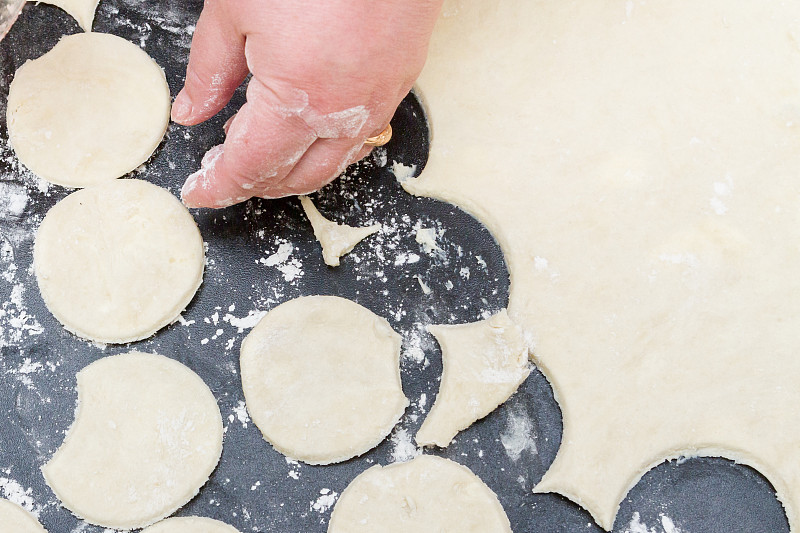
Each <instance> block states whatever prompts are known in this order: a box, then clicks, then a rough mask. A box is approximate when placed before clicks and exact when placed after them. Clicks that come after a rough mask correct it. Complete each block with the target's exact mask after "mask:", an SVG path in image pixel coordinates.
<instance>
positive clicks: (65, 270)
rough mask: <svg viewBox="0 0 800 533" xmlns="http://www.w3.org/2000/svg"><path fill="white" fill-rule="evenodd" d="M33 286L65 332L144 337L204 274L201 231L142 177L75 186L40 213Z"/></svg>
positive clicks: (109, 338) (108, 338) (116, 338)
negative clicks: (44, 211)
mask: <svg viewBox="0 0 800 533" xmlns="http://www.w3.org/2000/svg"><path fill="white" fill-rule="evenodd" d="M33 262H34V268H35V271H36V280H37V281H38V282H39V290H40V291H41V293H42V298H43V299H44V301H45V303H46V304H47V307H48V309H50V311H51V312H52V313H53V315H55V317H56V318H57V319H58V320H59V321H60V322H61V323H62V324H63V325H64V327H65V328H67V329H68V330H69V331H71V332H73V333H75V334H77V335H79V336H81V337H84V338H87V339H92V340H95V341H100V342H111V343H123V342H131V341H135V340H139V339H143V338H146V337H149V336H150V335H152V334H153V333H155V332H156V331H158V330H159V329H161V328H162V327H164V326H165V325H167V324H169V323H170V322H172V321H173V320H175V318H177V316H178V315H179V314H180V312H181V311H183V309H184V308H185V307H186V305H188V303H189V302H190V301H191V299H192V297H193V296H194V293H195V292H196V291H197V288H198V287H199V286H200V283H201V281H202V279H203V266H204V252H203V240H202V238H201V236H200V232H199V231H198V229H197V226H196V225H195V223H194V219H193V218H192V216H191V215H190V214H189V212H188V211H187V209H186V208H185V207H184V206H183V204H181V203H180V201H178V199H177V198H175V197H174V196H172V194H170V193H169V192H168V191H166V190H164V189H161V188H160V187H157V186H155V185H152V184H150V183H147V182H145V181H141V180H113V181H110V182H106V183H103V184H100V185H96V186H93V187H90V188H87V189H83V190H80V191H76V192H74V193H72V194H70V195H69V196H67V197H66V198H64V199H63V200H61V201H60V202H59V203H58V204H56V205H55V206H54V207H53V208H52V209H51V210H50V211H49V212H48V213H47V215H46V216H45V217H44V220H42V224H41V226H40V227H39V231H38V232H37V234H36V242H35V244H34V248H33Z"/></svg>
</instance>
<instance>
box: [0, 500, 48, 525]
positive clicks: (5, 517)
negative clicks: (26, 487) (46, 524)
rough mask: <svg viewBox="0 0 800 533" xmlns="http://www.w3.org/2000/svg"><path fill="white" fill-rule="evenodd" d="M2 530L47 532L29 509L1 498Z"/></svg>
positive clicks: (0, 518) (0, 519)
mask: <svg viewBox="0 0 800 533" xmlns="http://www.w3.org/2000/svg"><path fill="white" fill-rule="evenodd" d="M0 531H3V532H6V531H7V532H9V533H11V532H13V533H47V530H46V529H45V528H43V527H42V525H41V524H40V523H39V521H38V520H36V518H34V517H33V515H32V514H30V513H29V512H28V511H26V510H25V509H23V508H22V507H20V506H19V505H17V504H16V503H13V502H11V501H9V500H4V499H2V498H0Z"/></svg>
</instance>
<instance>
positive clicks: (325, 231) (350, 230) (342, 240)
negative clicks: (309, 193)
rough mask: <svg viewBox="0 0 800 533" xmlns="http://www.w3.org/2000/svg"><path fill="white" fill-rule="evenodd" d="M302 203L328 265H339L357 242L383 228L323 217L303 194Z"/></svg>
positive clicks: (377, 225)
mask: <svg viewBox="0 0 800 533" xmlns="http://www.w3.org/2000/svg"><path fill="white" fill-rule="evenodd" d="M300 203H301V204H302V205H303V211H305V212H306V216H307V217H308V220H309V222H311V226H312V227H313V228H314V236H315V237H316V238H317V240H318V241H319V243H320V244H321V245H322V258H323V259H324V260H325V264H326V265H328V266H339V258H340V257H342V256H343V255H344V254H346V253H349V252H350V251H351V250H352V249H353V247H354V246H355V245H356V244H358V243H360V242H361V241H363V240H364V239H366V238H367V237H369V236H370V235H372V234H373V233H377V232H378V231H379V230H380V229H381V225H380V224H374V225H372V226H367V227H366V228H354V227H352V226H348V225H346V224H337V223H336V222H333V221H331V220H328V219H327V218H325V217H323V216H322V215H321V214H320V212H319V211H318V210H317V208H316V207H315V206H314V203H313V202H312V201H311V199H309V198H308V197H306V196H301V197H300Z"/></svg>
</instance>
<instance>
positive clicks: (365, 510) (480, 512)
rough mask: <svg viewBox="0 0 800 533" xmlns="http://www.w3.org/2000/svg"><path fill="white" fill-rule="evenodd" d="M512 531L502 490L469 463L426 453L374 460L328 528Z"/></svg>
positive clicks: (353, 531) (392, 532)
mask: <svg viewBox="0 0 800 533" xmlns="http://www.w3.org/2000/svg"><path fill="white" fill-rule="evenodd" d="M375 531H380V532H382V533H405V532H407V531H414V532H416V533H438V532H440V531H458V532H459V533H511V524H510V523H509V522H508V517H507V516H506V513H505V511H504V510H503V507H502V506H501V505H500V502H499V501H498V500H497V496H495V494H494V493H493V492H492V491H491V489H489V487H487V486H486V485H485V484H484V483H483V481H481V480H480V479H479V478H478V476H476V475H475V474H473V473H472V471H471V470H470V469H469V468H467V467H466V466H462V465H460V464H458V463H456V462H453V461H451V460H449V459H442V458H441V457H435V456H432V455H422V456H420V457H417V458H416V459H414V460H412V461H410V462H407V463H396V464H393V465H390V466H385V467H384V466H380V465H375V466H373V467H372V468H370V469H368V470H366V471H365V472H363V473H362V474H360V475H359V476H358V477H357V478H355V479H354V480H353V482H352V483H350V485H349V486H348V487H347V488H346V489H345V491H344V492H342V496H341V497H340V498H339V501H338V502H337V503H336V507H334V508H333V514H332V515H331V521H330V524H329V526H328V533H362V532H363V533H374V532H375Z"/></svg>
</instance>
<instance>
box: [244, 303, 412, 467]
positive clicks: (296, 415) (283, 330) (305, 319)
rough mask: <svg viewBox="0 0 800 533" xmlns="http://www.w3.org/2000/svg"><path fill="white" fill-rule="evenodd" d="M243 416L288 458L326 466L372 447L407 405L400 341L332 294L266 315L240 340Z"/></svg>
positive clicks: (357, 307)
mask: <svg viewBox="0 0 800 533" xmlns="http://www.w3.org/2000/svg"><path fill="white" fill-rule="evenodd" d="M241 371H242V387H243V389H244V396H245V399H246V403H247V410H248V411H249V413H250V416H251V417H252V419H253V422H254V423H255V424H256V426H258V428H259V429H260V430H261V432H262V433H263V434H264V438H265V439H266V440H268V441H269V442H270V443H271V444H272V445H273V446H274V447H275V448H276V449H277V450H278V451H280V452H281V453H283V454H285V455H287V456H288V457H291V458H294V459H298V460H301V461H304V462H306V463H310V464H329V463H335V462H339V461H344V460H346V459H350V458H351V457H355V456H357V455H360V454H362V453H364V452H366V451H368V450H370V449H372V448H374V447H375V446H377V445H378V444H379V443H380V442H381V441H382V440H383V439H384V438H385V437H386V435H388V434H389V433H390V432H391V430H392V428H393V427H394V425H395V424H396V423H397V421H398V420H400V417H401V416H402V415H403V412H404V411H405V408H406V407H407V406H408V399H407V398H406V397H405V395H404V394H403V388H402V384H401V382H400V336H399V335H398V334H397V333H395V332H394V331H393V330H392V328H391V326H389V323H388V322H387V321H386V320H384V319H383V318H380V317H379V316H377V315H375V314H374V313H372V312H371V311H369V310H368V309H365V308H364V307H361V306H360V305H358V304H356V303H354V302H351V301H349V300H345V299H344V298H339V297H336V296H306V297H303V298H298V299H296V300H291V301H289V302H286V303H284V304H281V305H279V306H278V307H276V308H274V309H273V310H271V311H270V312H269V313H267V314H266V315H265V316H264V318H262V319H261V321H260V322H259V323H258V325H257V326H256V327H255V328H253V331H252V332H250V334H249V335H248V336H247V337H246V338H245V340H244V341H243V342H242V353H241Z"/></svg>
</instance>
